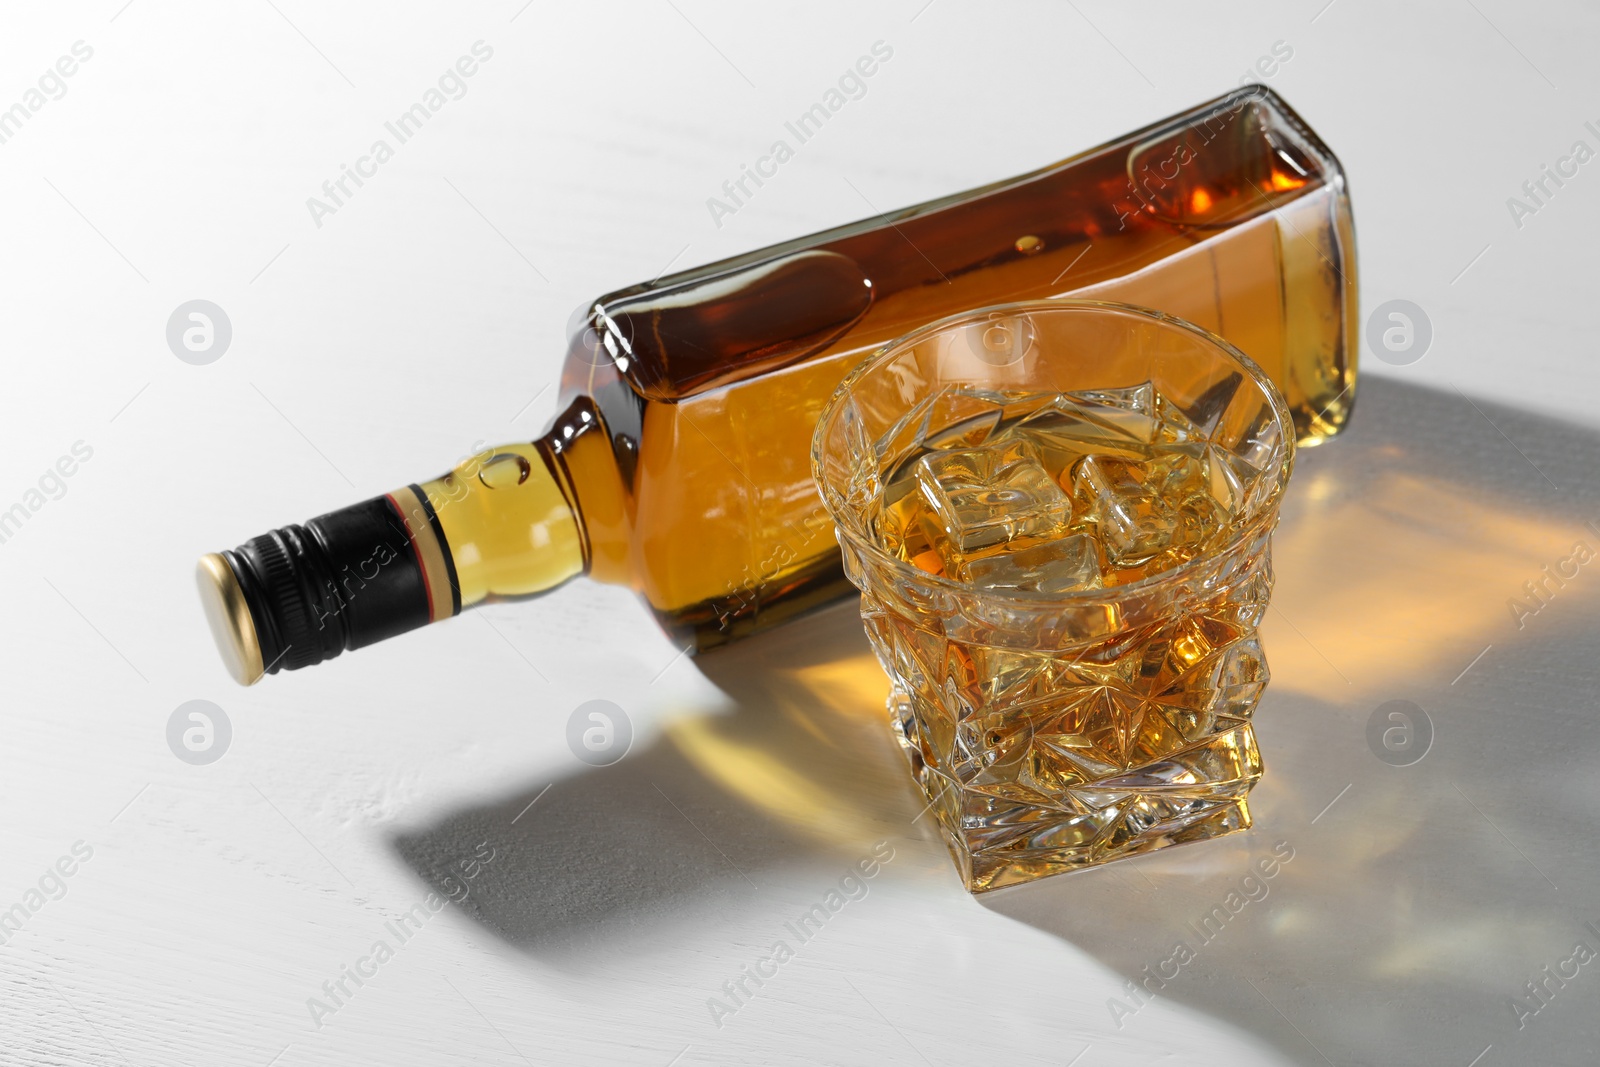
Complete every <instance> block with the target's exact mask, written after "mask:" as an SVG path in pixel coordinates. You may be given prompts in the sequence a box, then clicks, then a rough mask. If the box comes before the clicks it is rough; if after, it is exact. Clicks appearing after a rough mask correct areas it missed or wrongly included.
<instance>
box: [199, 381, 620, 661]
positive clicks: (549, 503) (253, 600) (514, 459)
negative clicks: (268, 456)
mask: <svg viewBox="0 0 1600 1067" xmlns="http://www.w3.org/2000/svg"><path fill="white" fill-rule="evenodd" d="M582 403H583V402H581V401H580V402H579V403H578V404H574V406H573V407H572V408H569V409H568V410H567V412H565V413H563V415H562V416H561V417H560V418H558V419H557V420H556V424H555V427H554V428H553V429H552V430H551V431H550V433H548V434H546V435H545V436H544V437H543V438H541V439H540V440H538V441H534V442H531V443H526V444H512V445H503V446H499V447H496V448H489V449H484V450H482V451H480V452H478V453H476V454H474V455H473V456H470V457H468V458H467V459H466V460H463V461H462V462H461V463H460V464H458V465H457V466H456V467H455V468H454V469H453V470H451V471H450V472H449V473H447V474H445V475H443V476H441V477H439V478H434V479H432V480H431V481H427V482H422V483H420V484H413V485H408V486H405V487H403V488H401V489H397V490H395V491H394V492H392V493H387V494H385V495H383V496H380V497H374V498H373V499H371V500H367V501H363V502H362V503H360V504H355V505H352V506H350V507H346V508H341V509H339V510H338V511H332V512H329V513H328V514H326V515H319V516H318V517H316V518H314V519H311V520H310V521H308V522H307V523H305V524H304V525H303V526H297V525H291V526H285V527H281V528H280V529H277V530H273V531H271V532H269V533H266V534H263V535H261V536H260V537H254V538H251V539H250V540H249V541H246V542H245V543H244V544H242V545H240V546H239V547H238V548H235V549H230V550H226V551H224V552H221V553H213V554H211V555H208V556H205V557H203V558H202V560H201V562H200V568H199V572H198V577H199V581H200V591H201V598H202V600H203V601H204V603H205V605H206V613H207V617H208V619H209V621H210V623H211V628H212V632H213V636H215V638H216V640H217V644H218V646H219V647H220V649H221V650H222V653H223V659H224V661H225V662H226V663H227V665H228V668H229V670H230V672H231V673H232V674H233V676H234V678H235V679H236V680H237V681H239V682H241V683H243V684H245V685H249V684H252V683H253V682H255V681H257V680H258V679H259V678H260V677H261V676H262V675H263V674H276V673H277V672H278V671H280V670H285V669H287V670H296V669H299V668H301V667H309V666H312V665H314V664H317V663H322V662H324V661H325V660H329V659H332V658H334V657H335V656H337V655H339V654H340V653H341V652H345V651H348V650H350V649H356V648H362V647H364V646H366V645H370V644H373V643H375V642H377V641H381V640H383V639H385V638H388V637H393V636H395V635H396V634H401V633H404V632H406V631H407V630H413V629H416V628H417V627H420V626H424V625H426V624H427V623H430V622H438V621H440V620H442V619H447V618H450V617H451V616H453V615H456V614H458V613H459V612H460V611H461V609H462V608H464V607H471V606H472V605H474V604H478V603H481V602H484V601H486V600H491V599H493V598H499V597H521V596H529V595H532V594H535V593H541V592H544V591H545V590H548V589H552V588H554V587H555V586H558V585H560V584H562V583H563V582H565V581H567V579H569V578H572V577H575V576H576V575H579V574H583V573H584V572H585V571H587V570H588V567H589V548H588V538H587V536H586V533H585V528H584V522H583V519H582V517H581V516H580V514H579V511H578V506H577V497H576V495H575V491H574V488H573V484H572V478H571V474H570V473H569V471H568V467H567V463H566V460H565V457H564V455H563V452H564V450H570V449H571V446H572V441H573V440H574V439H575V438H576V437H578V436H581V435H580V434H579V433H576V432H570V431H572V427H573V424H574V423H576V424H577V425H578V426H579V427H583V426H585V422H584V420H583V419H582V418H581V417H580V416H579V414H577V409H578V408H579V406H580V405H581V404H582ZM590 418H591V420H592V421H593V422H594V424H595V428H599V423H598V419H597V418H595V417H594V416H593V415H591V416H590ZM603 436H604V434H603V433H602V434H598V435H593V434H591V435H590V439H591V441H593V440H596V439H597V438H599V437H603Z"/></svg>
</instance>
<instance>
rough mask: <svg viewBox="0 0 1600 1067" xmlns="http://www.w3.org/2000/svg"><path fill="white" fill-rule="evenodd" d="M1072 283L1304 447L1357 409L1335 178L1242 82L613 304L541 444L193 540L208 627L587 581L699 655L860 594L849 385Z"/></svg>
mask: <svg viewBox="0 0 1600 1067" xmlns="http://www.w3.org/2000/svg"><path fill="white" fill-rule="evenodd" d="M1069 294H1070V295H1072V296H1074V297H1078V298H1086V297H1087V298H1101V299H1107V300H1120V301H1125V302H1128V303H1133V304H1142V305H1145V306H1148V307H1153V308H1156V309H1159V310H1161V311H1166V312H1169V313H1171V314H1174V315H1177V316H1179V317H1181V318H1185V319H1188V320H1189V321H1191V322H1194V323H1196V324H1198V325H1200V326H1203V327H1205V328H1206V329H1209V330H1211V331H1213V332H1215V333H1218V334H1220V335H1221V336H1223V337H1225V338H1226V339H1228V340H1229V341H1232V342H1233V343H1234V344H1235V345H1237V346H1239V347H1240V348H1241V349H1243V350H1244V351H1245V352H1246V353H1247V354H1248V355H1250V356H1252V357H1253V358H1254V359H1255V360H1256V362H1257V363H1259V364H1261V366H1262V367H1263V368H1264V369H1265V370H1266V371H1267V373H1268V374H1269V375H1270V376H1271V377H1272V378H1273V380H1274V381H1275V382H1276V383H1277V384H1278V386H1279V387H1280V388H1281V389H1282V390H1283V393H1284V395H1285V397H1286V398H1287V399H1288V402H1289V407H1290V409H1291V411H1292V413H1293V416H1294V423H1295V429H1296V432H1297V434H1298V436H1299V438H1300V441H1301V443H1302V444H1316V443H1319V442H1321V441H1323V440H1326V439H1327V438H1329V437H1331V436H1333V435H1334V434H1336V433H1338V432H1339V430H1340V428H1341V427H1342V426H1343V425H1344V423H1345V420H1346V419H1347V418H1348V416H1349V413H1350V409H1351V403H1352V400H1353V396H1352V391H1353V387H1354V384H1355V372H1356V352H1357V346H1358V330H1357V326H1356V266H1355V238H1354V231H1353V228H1352V222H1351V217H1350V201H1349V196H1348V192H1347V190H1346V184H1345V179H1344V174H1343V171H1342V170H1341V169H1340V166H1339V163H1338V160H1336V159H1335V158H1334V156H1333V154H1332V153H1331V152H1330V151H1329V150H1328V149H1327V147H1326V146H1325V145H1323V143H1322V142H1321V140H1319V139H1318V137H1317V136H1316V134H1314V133H1313V132H1312V131H1311V129H1310V128H1309V127H1307V126H1306V125H1305V123H1304V122H1303V121H1301V119H1300V118H1299V117H1298V116H1297V115H1295V113H1294V112H1293V111H1291V110H1290V109H1289V108H1288V106H1287V105H1286V104H1284V102H1283V101H1282V100H1281V99H1279V98H1278V96H1277V95H1276V94H1274V93H1272V92H1271V91H1270V90H1268V89H1266V88H1264V87H1262V86H1246V87H1244V88H1242V89H1239V90H1236V91H1234V92H1232V93H1229V94H1227V95H1226V96H1223V97H1221V98H1219V99H1217V100H1214V101H1212V102H1210V103H1207V104H1204V105H1202V106H1200V107H1197V108H1195V109H1193V110H1191V111H1187V112H1185V113H1183V114H1181V115H1177V116H1174V117H1172V118H1170V119H1167V120H1165V121H1163V122H1159V123H1156V124H1155V125H1153V126H1149V127H1147V128H1145V129H1143V130H1139V131H1137V132H1135V133H1131V134H1128V135H1127V136H1125V137H1121V138H1118V139H1117V140H1115V141H1113V142H1111V143H1110V144H1107V145H1104V146H1102V147H1100V148H1096V149H1094V150H1092V151H1089V152H1084V153H1082V154H1080V155H1077V156H1073V157H1072V158H1070V159H1067V160H1065V161H1063V162H1061V163H1057V164H1054V165H1052V166H1049V167H1046V168H1044V169H1043V170H1038V171H1035V172H1033V173H1031V174H1025V175H1022V176H1021V177H1017V178H1012V179H1010V180H1007V181H1003V182H998V183H995V184H993V185H989V186H985V187H983V188H981V189H975V190H972V191H971V192H967V193H961V194H957V195H955V196H950V197H945V198H944V199H941V200H934V201H930V202H929V203H926V204H921V205H918V206H916V207H911V208H905V209H903V210H900V211H896V212H893V213H891V214H888V215H883V216H879V217H877V218H872V219H867V220H864V221H862V222H857V223H854V224H852V225H848V226H841V227H839V228H837V229H833V230H828V231H826V232H824V233H820V234H815V235H813V236H810V237H803V238H800V239H798V240H794V241H790V242H787V243H785V244H780V245H775V246H773V247H771V248H765V249H761V250H760V251H756V252H751V253H748V254H746V255H743V256H737V257H734V258H732V259H727V260H723V261H722V262H720V263H713V264H710V265H708V266H704V267H699V268H696V269H694V270H689V271H684V272H682V273H679V274H675V275H672V276H670V277H665V278H661V279H659V280H657V281H654V282H649V283H645V284H642V285H636V286H633V287H631V288H628V289H622V290H619V291H617V292H614V293H609V294H607V295H605V296H602V297H600V298H599V299H597V300H595V301H594V303H593V305H592V307H591V308H590V310H589V311H588V313H587V315H586V317H585V319H584V321H583V323H582V325H581V326H580V327H579V328H578V329H577V331H576V332H575V334H574V336H573V337H572V338H571V339H570V344H569V349H568V354H567V360H566V364H565V368H564V371H563V376H562V398H561V403H562V404H563V405H564V406H563V409H562V411H561V413H560V414H559V415H557V416H556V418H555V420H554V423H553V424H552V426H551V428H550V430H549V432H548V433H546V434H545V435H544V436H543V437H541V438H539V439H538V440H537V441H532V442H518V443H514V444H509V445H504V446H500V447H497V448H491V449H488V450H486V451H484V452H481V453H479V454H478V455H475V456H473V457H471V458H470V459H468V460H466V461H465V462H463V463H461V464H460V465H458V466H457V467H456V468H455V469H454V470H452V471H450V472H449V473H448V474H445V475H443V476H442V477H439V478H435V479H433V480H432V481H427V482H423V483H420V484H413V485H409V486H406V487H404V488H401V489H397V490H395V491H394V492H392V493H389V494H387V495H386V496H380V497H376V498H374V499H372V500H368V501H366V502H365V503H361V504H356V505H354V506H352V507H348V508H344V509H341V510H339V511H334V512H330V513H329V514H327V515H323V516H320V517H318V518H315V519H312V520H310V521H309V522H307V523H306V524H305V525H304V526H293V525H291V526H285V527H282V528H280V529H278V530H274V531H272V532H270V533H267V534H263V535H262V536H260V537H255V538H252V539H250V540H249V541H246V542H245V543H244V544H243V545H240V546H239V547H238V548H236V549H232V550H228V551H224V552H221V553H213V554H210V555H207V556H205V557H203V558H202V559H201V561H200V585H201V593H202V597H203V599H204V600H205V603H206V609H207V613H208V616H209V617H210V620H211V623H212V628H213V631H214V632H215V634H216V636H217V640H218V645H219V647H220V648H221V650H222V653H223V656H224V658H225V659H226V660H227V662H228V666H229V669H230V671H231V672H232V673H233V675H234V677H235V678H237V679H238V680H239V681H240V682H243V683H246V684H249V683H251V682H254V681H256V680H257V679H258V678H259V677H260V676H261V675H262V674H263V673H276V672H277V671H280V670H284V669H289V670H293V669H297V668H300V667H308V666H311V665H312V664H315V663H321V662H323V661H324V660H328V659H332V658H333V657H334V656H337V655H339V653H341V652H344V651H346V650H348V649H354V648H360V647H362V646H364V645H369V644H372V643H373V642H375V641H380V640H382V639H384V638H387V637H392V636H394V635H395V634H399V633H402V632H404V631H406V630H410V629H414V628H416V627H418V626H421V625H423V624H424V623H428V622H436V621H438V620H441V619H445V618H449V617H450V616H452V615H455V614H457V613H458V612H459V611H460V610H461V609H462V608H464V607H470V606H472V605H474V604H479V603H483V602H485V601H488V600H492V599H495V598H505V597H519V596H525V595H527V594H531V593H537V592H540V591H543V590H547V589H550V588H553V587H554V586H557V585H560V584H561V583H563V582H565V581H566V580H568V579H569V578H572V577H575V576H577V575H580V574H587V575H589V577H591V578H594V579H595V580H597V581H603V582H613V583H618V584H622V585H627V586H631V587H632V588H634V589H635V590H637V591H638V592H639V593H640V595H641V596H642V597H643V598H644V600H645V601H646V603H648V604H649V606H650V608H651V610H652V611H653V612H654V613H655V615H656V617H657V619H659V620H660V622H661V624H662V625H663V626H664V627H665V628H666V629H667V630H668V631H669V632H671V633H673V634H674V635H675V636H677V637H678V638H680V639H684V640H688V641H692V642H693V644H694V645H695V647H696V648H697V649H702V650H703V649H706V648H710V647H713V646H716V645H719V644H722V643H724V642H726V641H728V640H731V639H733V638H736V637H740V636H743V635H746V634H749V633H752V632H755V631H757V630H760V629H764V628H766V627H768V626H771V625H773V624H775V623H778V622H781V621H783V620H785V619H787V618H790V617H792V616H794V615H795V614H797V613H799V612H802V611H805V610H807V609H809V608H812V607H815V606H817V605H820V604H823V603H825V602H828V601H830V600H833V599H835V598H837V597H842V596H846V595H849V594H851V593H853V591H854V590H853V587H852V586H850V584H849V583H848V582H846V581H845V579H844V576H843V574H842V572H841V571H840V565H839V552H838V546H837V545H836V544H835V542H834V539H833V532H832V524H831V522H830V520H829V519H828V517H827V514H826V512H825V511H824V510H823V508H822V505H821V501H820V499H819V497H818V495H817V491H816V488H815V486H814V485H813V484H812V481H811V474H810V466H809V458H808V451H809V447H810V441H811V433H812V429H813V427H814V426H815V425H816V420H817V414H818V412H819V411H820V410H821V408H822V405H823V403H824V402H825V401H826V400H827V398H828V396H829V394H830V393H831V392H832V391H833V389H834V387H835V386H836V385H837V384H838V382H839V381H840V380H841V379H842V378H843V377H844V375H845V372H846V371H847V370H848V369H849V368H850V367H852V366H853V365H854V364H855V363H856V362H858V361H859V360H860V359H861V358H863V357H864V356H865V355H867V354H868V353H870V352H871V351H873V350H874V349H876V348H877V347H878V346H880V345H882V344H884V343H885V342H887V341H889V340H891V339H893V338H894V337H897V336H899V335H900V334H903V333H906V332H908V331H909V330H911V329H913V328H915V327H918V326H921V325H924V324H926V323H929V322H932V321H934V320H936V319H939V318H942V317H944V316H946V315H950V314H954V313H956V312H960V311H965V310H970V309H974V308H979V307H983V306H986V305H989V304H995V303H1000V302H1004V301H1016V300H1028V299H1040V298H1048V297H1055V296H1066V295H1069ZM1084 358H1090V359H1092V358H1093V353H1085V355H1084Z"/></svg>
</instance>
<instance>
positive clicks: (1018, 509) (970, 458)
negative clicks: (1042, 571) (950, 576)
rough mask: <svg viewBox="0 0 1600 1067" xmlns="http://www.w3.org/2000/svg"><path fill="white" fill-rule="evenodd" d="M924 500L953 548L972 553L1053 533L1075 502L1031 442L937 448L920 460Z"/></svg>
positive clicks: (1065, 520) (1064, 522) (1060, 527)
mask: <svg viewBox="0 0 1600 1067" xmlns="http://www.w3.org/2000/svg"><path fill="white" fill-rule="evenodd" d="M916 473H917V481H918V483H919V488H920V489H921V491H922V495H923V498H924V499H925V500H926V501H927V503H928V505H929V507H931V508H932V509H933V511H934V512H935V514H937V515H938V518H939V522H940V524H941V525H942V526H943V527H944V532H945V533H946V534H947V535H948V536H949V538H950V543H951V546H952V547H953V548H954V549H955V551H956V552H957V553H958V554H960V555H962V556H966V555H970V554H972V553H975V552H980V551H982V550H984V549H987V548H992V547H994V546H996V545H1001V544H1004V543H1005V542H1007V541H1010V540H1012V539H1013V538H1017V537H1044V538H1047V537H1053V536H1055V535H1057V534H1058V533H1060V532H1062V531H1063V530H1064V529H1065V527H1066V525H1067V523H1068V521H1069V520H1070V519H1071V517H1072V503H1071V501H1070V500H1069V499H1068V498H1067V495H1066V494H1065V493H1064V492H1062V490H1061V487H1060V486H1058V485H1057V484H1056V483H1055V480H1054V479H1053V478H1051V477H1050V472H1049V471H1047V470H1045V468H1044V466H1043V465H1042V464H1041V463H1040V461H1039V456H1038V453H1037V452H1035V451H1034V449H1033V447H1032V446H1031V445H1029V444H1028V443H1027V442H1026V441H1020V440H1007V441H1003V442H997V443H995V444H992V445H987V446H985V447H982V448H972V449H962V450H959V451H949V452H935V453H933V454H932V455H928V456H924V457H923V458H922V459H921V460H919V461H918V463H917V470H916Z"/></svg>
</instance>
